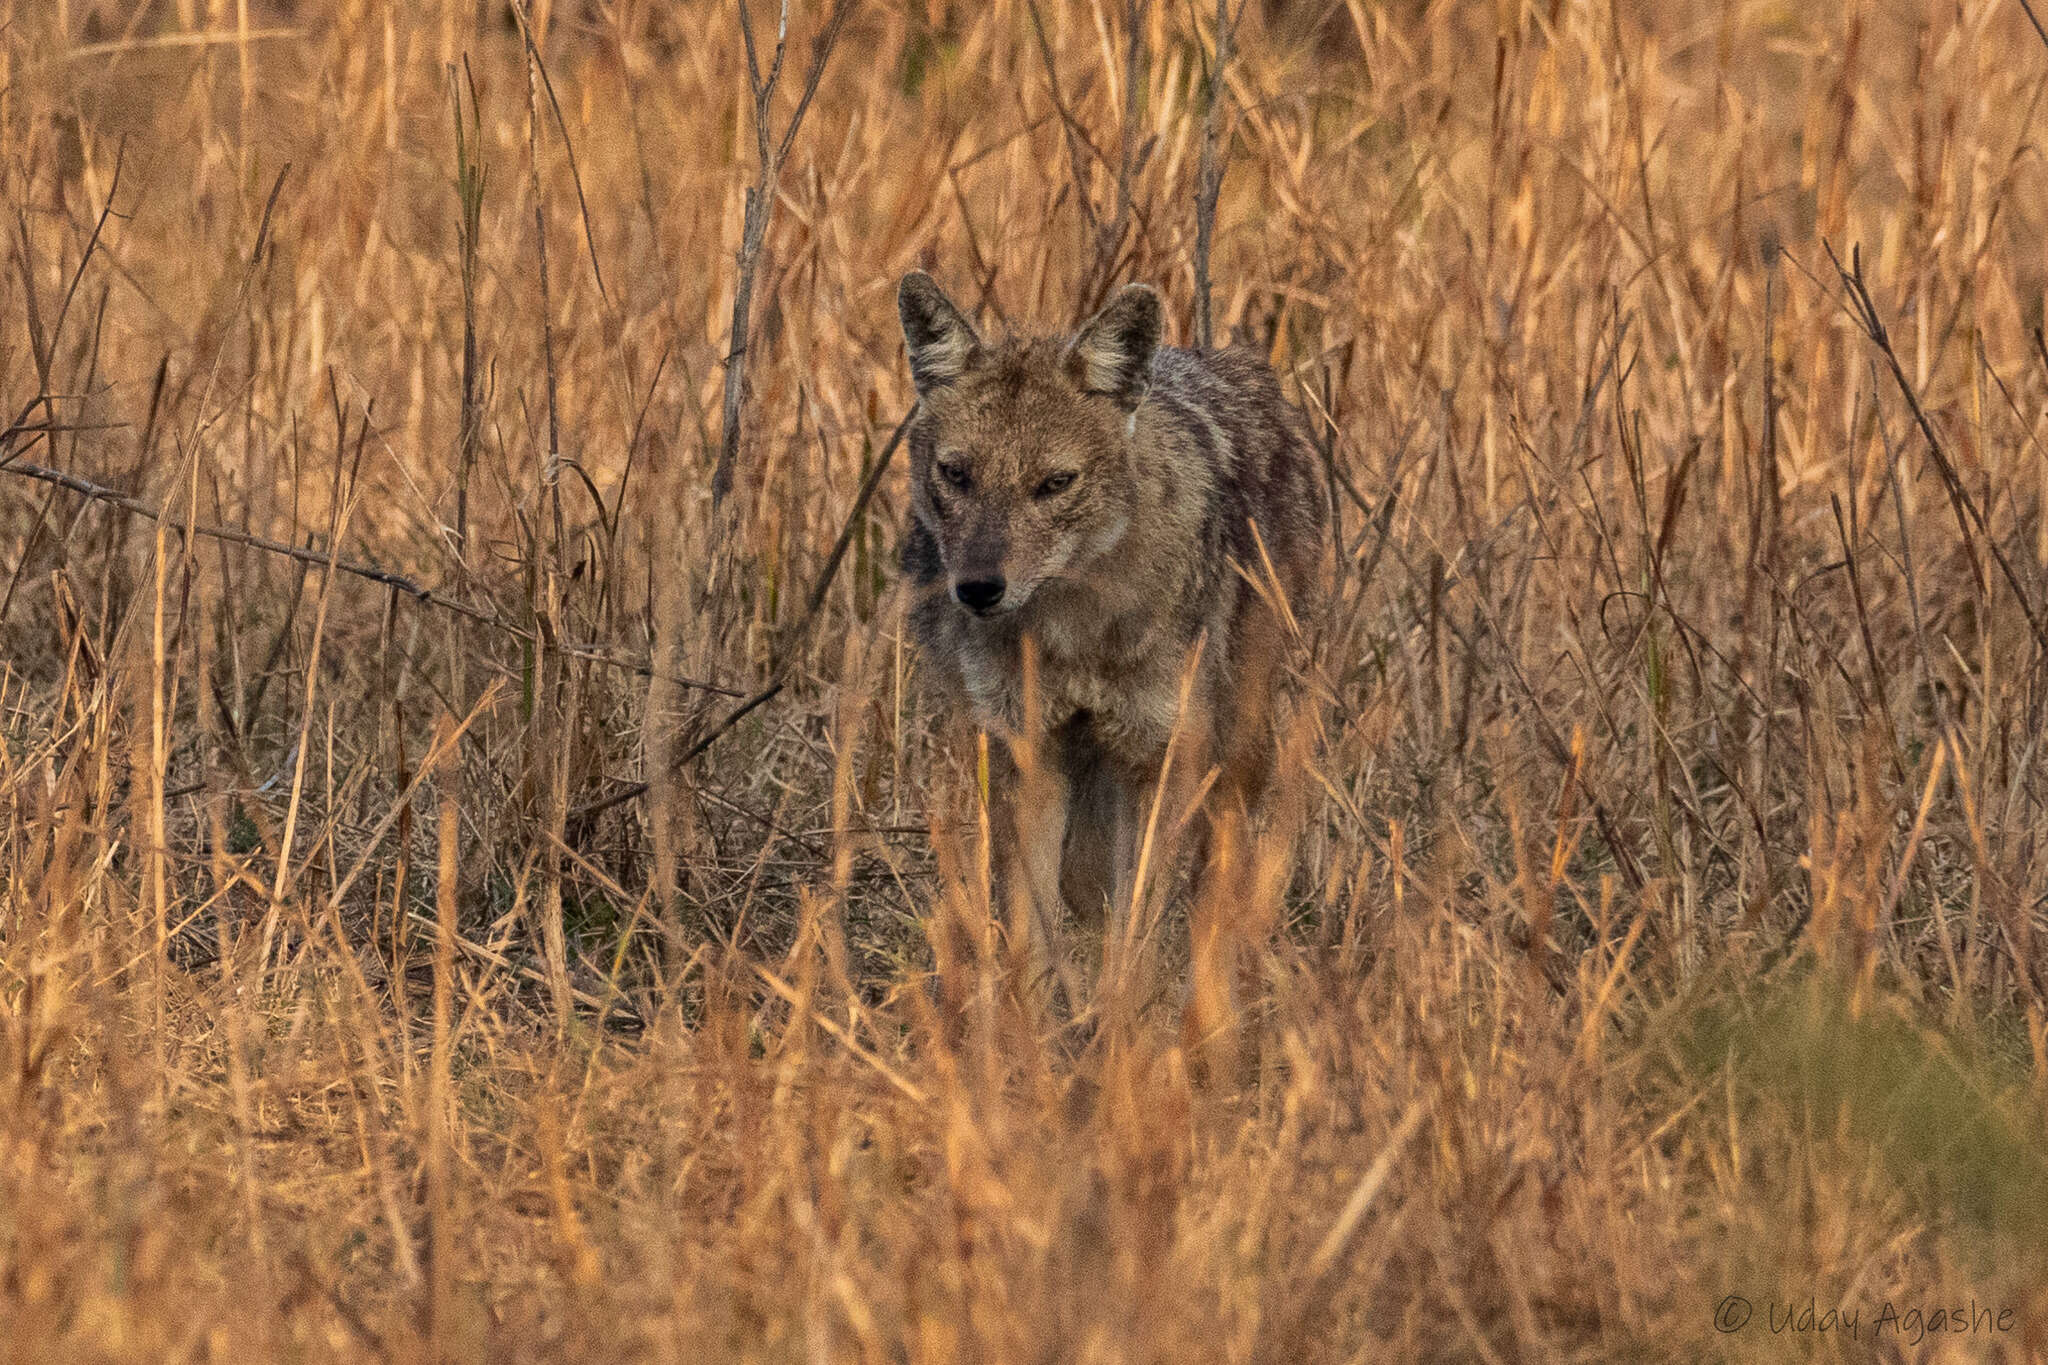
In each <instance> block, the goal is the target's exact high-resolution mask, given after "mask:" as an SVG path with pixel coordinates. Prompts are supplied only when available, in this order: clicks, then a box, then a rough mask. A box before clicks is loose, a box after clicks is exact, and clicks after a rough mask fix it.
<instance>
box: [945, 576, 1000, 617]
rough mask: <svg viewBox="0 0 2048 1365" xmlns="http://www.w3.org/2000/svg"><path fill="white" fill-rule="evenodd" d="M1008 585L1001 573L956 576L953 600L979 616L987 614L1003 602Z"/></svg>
mask: <svg viewBox="0 0 2048 1365" xmlns="http://www.w3.org/2000/svg"><path fill="white" fill-rule="evenodd" d="M1006 586H1007V585H1006V584H1005V583H1004V582H1003V578H1002V575H1001V574H996V575H994V576H992V577H988V578H955V579H954V580H953V600H954V601H955V602H958V603H959V604H960V605H961V606H963V607H965V608H967V609H968V610H969V611H971V612H973V613H974V614H975V615H977V616H986V615H988V614H989V613H990V612H992V611H994V610H995V609H996V608H997V607H999V606H1001V605H1002V604H1003V589H1004V588H1005V587H1006Z"/></svg>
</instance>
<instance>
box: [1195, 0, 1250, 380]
mask: <svg viewBox="0 0 2048 1365" xmlns="http://www.w3.org/2000/svg"><path fill="white" fill-rule="evenodd" d="M1229 9H1230V3H1229V0H1216V60H1215V61H1214V62H1212V63H1211V64H1210V67H1209V107H1208V108H1207V109H1206V110H1205V111H1203V114H1202V161H1201V168H1200V170H1199V172H1198V173H1197V178H1196V182H1195V345H1196V346H1197V347H1199V348H1201V349H1203V350H1207V349H1208V348H1209V347H1211V346H1214V345H1215V344H1216V328H1215V323H1214V319H1213V316H1212V314H1211V312H1210V302H1209V294H1210V289H1209V253H1210V250H1211V249H1212V247H1213V246H1214V244H1215V241H1216V200H1217V199H1218V197H1219V196H1221V194H1222V192H1223V175H1224V172H1225V171H1226V170H1227V169H1228V168H1229V163H1230V148H1229V147H1228V146H1227V145H1225V144H1224V143H1223V138H1222V132H1223V127H1222V125H1223V105H1224V101H1225V100H1226V99H1227V98H1228V97H1229V94H1230V87H1229V86H1228V85H1226V84H1225V83H1224V77H1225V74H1226V73H1227V72H1228V71H1229V69H1230V54H1231V41H1230V40H1231V37H1232V33H1231V30H1232V28H1233V27H1234V25H1233V23H1232V21H1231V18H1230V14H1229ZM1238 13H1239V14H1243V13H1244V10H1243V8H1242V7H1240V8H1239V10H1238Z"/></svg>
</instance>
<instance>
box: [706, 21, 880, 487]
mask: <svg viewBox="0 0 2048 1365" xmlns="http://www.w3.org/2000/svg"><path fill="white" fill-rule="evenodd" d="M853 3H854V0H833V4H832V12H831V14H830V15H828V16H827V17H826V20H825V27H824V29H823V31H822V32H820V33H819V34H818V37H817V39H816V40H815V41H814V42H813V43H812V46H811V65H810V70H809V71H808V72H807V73H806V74H805V76H804V89H803V94H802V95H801V96H800V97H799V98H798V100H797V106H796V110H795V112H794V113H792V114H791V115H790V119H789V124H788V126H787V127H786V128H784V129H783V132H782V137H781V139H780V141H779V142H777V141H776V140H775V139H774V138H773V137H772V136H771V135H770V133H769V129H768V125H769V121H770V115H771V113H772V109H771V106H772V104H773V102H774V98H775V87H776V86H777V85H778V84H779V83H780V82H781V80H782V59H783V56H784V55H785V50H786V48H787V43H788V36H789V5H788V3H787V0H784V4H783V7H782V18H781V22H780V24H779V25H778V27H777V30H776V36H775V56H774V57H773V59H771V61H770V63H769V66H768V74H767V75H766V76H763V75H762V74H761V63H760V58H759V57H758V56H757V54H756V52H755V46H754V22H753V20H752V19H751V18H750V17H749V16H748V11H747V6H746V3H745V0H741V3H740V7H739V11H740V16H739V17H740V34H741V37H742V38H743V39H744V40H745V44H746V49H747V83H748V85H749V86H750V87H751V89H752V92H753V97H754V145H755V155H756V156H757V158H758V159H759V163H760V164H759V169H758V173H757V175H756V178H755V180H754V183H753V184H752V185H751V186H749V187H748V189H747V199H746V207H745V211H744V214H743V216H742V218H741V220H740V249H739V255H738V258H737V263H738V268H739V274H738V278H737V281H736V283H735V284H734V286H733V291H732V327H731V331H730V337H731V340H730V341H729V343H728V345H727V350H726V357H725V401H724V405H723V409H722V412H721V414H720V423H719V438H718V465H717V467H716V468H715V469H714V470H713V471H712V474H711V505H712V507H713V508H714V509H718V508H723V507H724V506H725V499H726V495H727V494H728V493H730V492H731V491H732V479H733V468H734V466H735V465H736V464H737V463H738V462H739V450H740V410H741V407H742V404H743V402H744V400H745V397H746V389H747V341H748V336H749V334H750V331H751V329H752V326H753V318H754V276H755V273H756V272H757V271H758V270H759V269H760V265H761V247H762V245H763V244H764V243H765V242H766V241H767V239H768V220H769V219H770V217H771V216H773V213H774V208H775V194H776V190H777V188H778V187H779V186H780V184H781V181H782V166H783V162H784V161H785V160H786V159H787V158H788V156H789V150H790V148H791V147H792V146H793V145H795V142H796V135H797V130H798V129H799V128H801V127H802V126H803V122H804V116H805V115H806V114H808V113H809V112H810V108H811V97H812V96H813V95H815V94H816V93H817V90H818V82H819V81H820V80H822V79H824V75H825V65H826V63H827V62H829V61H831V59H832V49H833V48H834V47H835V46H837V44H838V42H839V30H840V28H841V27H842V26H844V24H845V23H846V16H847V15H848V14H849V13H850V12H852V9H853Z"/></svg>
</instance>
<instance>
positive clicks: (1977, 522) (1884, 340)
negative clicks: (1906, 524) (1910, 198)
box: [1822, 243, 2048, 652]
mask: <svg viewBox="0 0 2048 1365" xmlns="http://www.w3.org/2000/svg"><path fill="white" fill-rule="evenodd" d="M1822 245H1823V246H1825V247H1826V250H1827V253H1828V260H1830V261H1831V262H1833V263H1834V267H1835V273H1836V274H1837V275H1839V276H1840V277H1841V280H1842V287H1843V288H1844V289H1845V290H1847V291H1848V295H1849V313H1850V316H1851V317H1853V318H1854V319H1855V320H1856V325H1857V326H1858V327H1859V328H1861V329H1862V331H1863V335H1864V336H1866V337H1868V338H1869V339H1870V342H1871V344H1872V345H1874V346H1876V347H1877V353H1878V354H1879V355H1880V356H1882V357H1884V363H1885V367H1886V368H1887V369H1889V370H1890V371H1891V375H1892V382H1893V383H1894V384H1896V385H1897V386H1898V390H1899V392H1900V393H1901V394H1902V395H1904V397H1905V399H1906V407H1907V409H1908V410H1909V411H1910V412H1912V414H1913V421H1914V423H1915V424H1916V425H1918V426H1919V428H1920V434H1921V436H1922V437H1924V438H1925V439H1926V441H1927V450H1928V453H1929V454H1930V455H1931V456H1933V458H1934V468H1935V471H1936V472H1937V473H1939V474H1940V475H1941V482H1942V485H1943V486H1944V487H1945V488H1946V489H1947V490H1948V498H1949V505H1950V507H1951V508H1952V509H1953V510H1954V512H1955V517H1956V524H1957V526H1958V527H1959V528H1960V529H1961V531H1962V533H1963V543H1964V544H1965V545H1966V546H1970V547H1971V559H1972V561H1973V562H1972V565H1971V567H1972V568H1973V569H1975V570H1976V572H1977V578H1978V583H1979V585H1980V587H1981V585H1982V583H1983V569H1982V567H1981V566H1980V565H1978V564H1976V563H1975V559H1976V551H1975V546H1974V542H1975V541H1977V540H1981V541H1982V542H1983V543H1984V546H1985V548H1986V549H1988V550H1990V551H1991V557H1992V559H1993V560H1995V561H1996V562H1997V564H1998V568H1999V572H2000V573H2002V574H2004V575H2005V581H2006V584H2007V586H2009V587H2010V588H2011V589H2012V595H2013V597H2014V598H2016V599H2017V600H2018V602H2019V604H2020V610H2021V611H2022V612H2024V613H2025V614H2026V617H2027V625H2028V626H2029V627H2030V628H2031V629H2032V630H2033V632H2034V640H2035V642H2036V643H2037V644H2039V645H2040V647H2041V649H2042V650H2043V651H2044V652H2048V626H2044V625H2043V624H2042V621H2041V618H2040V615H2039V614H2038V613H2037V612H2036V611H2035V610H2034V603H2033V599H2032V598H2031V597H2030V596H2029V594H2028V593H2027V590H2026V587H2025V586H2024V585H2023V584H2022V583H2021V582H2020V576H2019V573H2018V571H2017V570H2015V569H2014V568H2013V565H2012V561H2011V560H2010V559H2009V558H2007V557H2006V553H2005V551H2004V549H2002V548H2001V547H2000V546H1999V544H1998V542H1997V541H1996V540H1994V539H1993V538H1992V536H1991V528H1990V526H1989V525H1987V524H1986V522H1985V520H1984V514H1983V513H1982V512H1981V511H1979V510H1978V508H1977V500H1976V499H1975V498H1973V497H1971V496H1970V490H1969V489H1968V488H1967V487H1965V486H1964V484H1963V480H1962V476H1961V475H1959V474H1957V473H1956V467H1955V462H1954V461H1953V460H1951V459H1950V458H1949V454H1948V447H1947V446H1945V445H1943V444H1942V440H1941V436H1940V435H1939V434H1938V433H1937V432H1936V431H1935V429H1934V423H1933V421H1932V420H1930V419H1929V417H1928V416H1927V410H1926V409H1925V408H1923V407H1921V406H1920V395H1919V394H1917V393H1915V392H1914V391H1913V385H1912V382H1911V381H1910V380H1908V379H1907V378H1906V370H1905V367H1904V366H1903V365H1901V364H1900V363H1899V354H1898V352H1897V351H1896V350H1894V349H1893V348H1892V338H1891V333H1890V332H1888V331H1887V330H1886V329H1885V325H1884V319H1883V318H1882V317H1881V316H1879V314H1878V311H1877V303H1876V301H1875V300H1873V299H1872V298H1871V296H1870V287H1869V286H1868V285H1866V284H1865V283H1864V282H1863V249H1862V248H1861V247H1852V248H1851V249H1850V252H1849V265H1848V266H1847V267H1846V268H1845V267H1844V266H1843V265H1842V262H1841V260H1840V258H1838V257H1837V256H1836V255H1835V249H1834V247H1832V246H1828V245H1827V244H1826V243H1823V244H1822ZM1972 527H1974V528H1975V531H1976V534H1975V536H1972V534H1971V529H1972Z"/></svg>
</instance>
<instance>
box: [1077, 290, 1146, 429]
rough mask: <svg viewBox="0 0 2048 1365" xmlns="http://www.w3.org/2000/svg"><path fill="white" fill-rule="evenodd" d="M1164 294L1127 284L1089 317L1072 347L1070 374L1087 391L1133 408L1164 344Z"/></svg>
mask: <svg viewBox="0 0 2048 1365" xmlns="http://www.w3.org/2000/svg"><path fill="white" fill-rule="evenodd" d="M1159 311H1160V310H1159V295H1157V294H1155V293H1153V292H1152V289H1151V287H1150V286H1149V285H1143V284H1127V285H1125V286H1124V287H1123V288H1121V289H1119V290H1117V291H1116V295H1115V297H1114V298H1112V299H1110V301H1109V302H1108V303H1107V304H1105V305H1104V306H1103V309H1102V311H1101V312H1099V313H1097V314H1096V315H1095V316H1094V317H1092V318H1090V319H1088V321H1087V323H1086V324H1085V325H1083V326H1082V328H1081V332H1080V335H1078V336H1076V337H1075V338H1074V340H1073V343H1072V344H1071V345H1070V346H1068V347H1067V357H1066V364H1067V373H1068V374H1070V375H1071V376H1072V377H1073V380H1074V382H1075V383H1076V384H1077V385H1079V386H1080V388H1081V391H1082V392H1083V393H1099V394H1103V395H1105V396H1107V397H1109V398H1111V399H1113V400H1115V402H1116V405H1117V406H1118V407H1120V408H1122V409H1123V410H1124V411H1125V412H1134V411H1135V410H1136V409H1137V406H1138V404H1139V403H1141V402H1143V401H1144V399H1145V390H1146V388H1147V387H1148V385H1149V384H1150V377H1151V373H1152V353H1153V352H1154V351H1155V350H1157V349H1158V348H1159Z"/></svg>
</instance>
